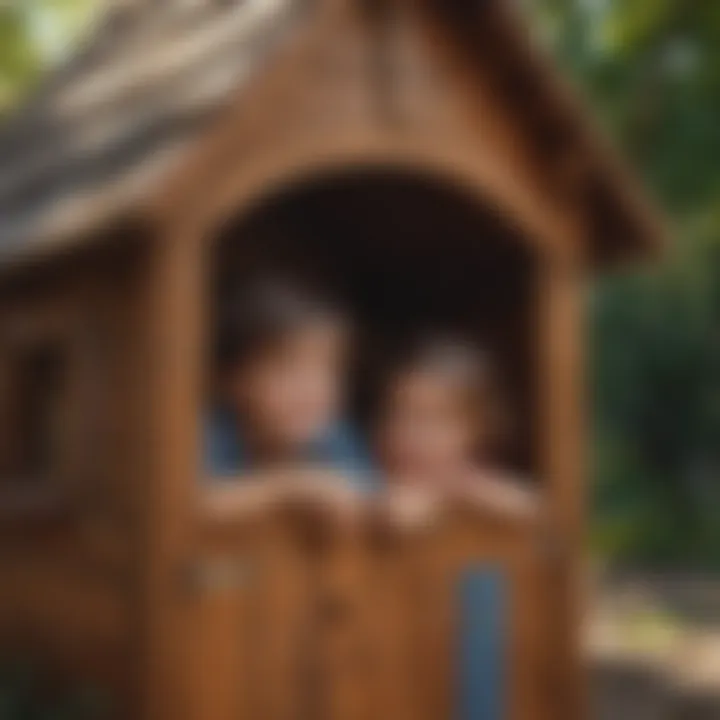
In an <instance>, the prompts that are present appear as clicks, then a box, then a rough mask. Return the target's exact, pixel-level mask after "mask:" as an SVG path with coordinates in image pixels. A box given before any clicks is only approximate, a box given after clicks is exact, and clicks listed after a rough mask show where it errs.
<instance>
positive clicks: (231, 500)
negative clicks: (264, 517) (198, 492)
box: [201, 477, 282, 520]
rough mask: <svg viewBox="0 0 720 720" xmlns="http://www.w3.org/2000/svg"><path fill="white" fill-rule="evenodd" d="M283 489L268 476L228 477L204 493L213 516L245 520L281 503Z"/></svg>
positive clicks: (206, 507)
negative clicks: (268, 478)
mask: <svg viewBox="0 0 720 720" xmlns="http://www.w3.org/2000/svg"><path fill="white" fill-rule="evenodd" d="M281 492H282V488H281V487H279V486H278V485H276V484H275V483H273V482H267V480H266V479H264V478H254V477H252V478H251V477H248V478H238V479H234V480H230V479H228V481H227V482H224V483H218V484H217V485H216V486H213V487H211V488H208V489H206V490H205V491H204V492H203V496H202V500H201V504H202V508H203V511H204V512H205V514H206V515H209V516H210V517H212V518H213V519H218V520H241V519H247V518H248V517H251V516H256V515H258V514H260V513H262V512H264V511H266V510H268V509H270V508H272V507H274V506H275V505H277V503H278V502H279V500H280V497H281Z"/></svg>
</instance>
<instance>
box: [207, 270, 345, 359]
mask: <svg viewBox="0 0 720 720" xmlns="http://www.w3.org/2000/svg"><path fill="white" fill-rule="evenodd" d="M322 322H329V323H333V324H338V325H341V326H344V325H345V324H346V323H347V319H346V317H345V314H344V313H343V311H342V309H341V307H340V305H339V303H337V302H335V301H334V300H332V299H330V297H329V296H328V295H325V294H324V293H323V292H322V291H320V290H317V289H315V288H311V287H310V286H307V285H304V284H302V283H300V282H298V281H296V280H286V279H282V278H258V279H255V280H251V281H249V282H247V283H244V284H243V285H242V286H241V287H239V288H238V289H236V290H234V291H233V292H232V293H231V294H230V295H229V296H226V297H225V298H223V300H222V301H221V311H220V313H219V322H218V328H217V343H216V365H217V368H218V370H219V371H220V372H223V371H227V370H229V369H232V368H234V367H237V366H238V365H242V364H244V363H246V362H247V361H248V360H250V359H252V358H254V357H256V356H257V355H258V354H259V353H262V352H263V351H264V350H266V349H267V348H269V347H272V345H273V344H274V343H276V342H278V341H280V340H282V339H283V338H284V337H286V336H287V335H288V334H291V333H293V332H295V331H298V330H302V329H304V328H306V327H308V326H311V325H315V324H317V323H322Z"/></svg>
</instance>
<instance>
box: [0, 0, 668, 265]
mask: <svg viewBox="0 0 720 720" xmlns="http://www.w3.org/2000/svg"><path fill="white" fill-rule="evenodd" d="M438 1H439V0H438ZM442 2H447V5H444V6H443V7H448V6H449V7H451V8H453V7H454V8H455V9H456V10H455V12H456V14H457V13H459V17H458V19H457V24H458V26H459V27H461V28H464V30H463V32H466V34H467V38H466V39H467V42H468V43H469V44H470V46H472V47H476V48H478V52H479V53H482V56H483V58H485V60H484V61H490V62H492V63H493V66H494V67H496V73H497V75H498V78H499V80H500V82H501V83H504V85H505V86H507V90H508V93H507V95H508V98H514V102H516V104H517V105H518V107H517V108H516V110H515V114H516V116H518V117H519V118H520V119H521V121H522V122H523V123H525V124H526V125H528V127H530V126H532V127H531V131H532V134H534V135H535V136H536V137H537V142H539V143H544V142H545V140H544V139H543V138H547V137H549V136H553V135H554V136H557V135H558V133H560V134H561V135H572V136H573V137H574V138H575V141H576V145H577V146H578V147H581V148H582V154H583V155H584V156H585V157H586V164H587V167H588V172H587V174H586V184H587V185H588V187H589V188H590V189H589V192H588V198H589V199H588V203H589V205H590V209H589V212H590V214H591V216H592V217H593V220H592V222H591V225H592V227H593V231H594V233H595V237H594V238H590V240H589V242H590V244H591V246H592V247H593V252H594V253H595V254H596V256H598V257H599V256H601V255H605V256H607V257H614V256H617V255H627V254H628V252H629V251H631V250H635V251H636V250H638V249H641V250H642V249H647V248H648V247H650V246H653V245H654V244H656V241H657V237H658V235H659V232H658V230H659V228H658V224H657V217H656V216H655V215H654V213H653V211H652V209H651V208H649V206H648V205H647V204H646V203H645V202H644V199H643V198H642V196H641V195H642V194H641V193H638V192H637V187H636V185H635V183H634V182H633V181H632V178H631V177H630V174H629V173H628V172H627V170H626V168H625V167H624V166H623V164H622V163H621V162H618V161H617V158H616V157H615V156H614V155H613V153H612V152H611V151H610V149H609V148H608V147H607V145H606V144H604V143H603V142H602V137H601V134H599V133H597V131H596V129H595V128H593V127H592V124H591V123H590V122H588V118H587V115H586V113H585V112H584V110H583V108H582V107H581V106H580V104H579V103H578V102H577V101H576V98H574V97H573V95H572V93H567V92H566V90H567V88H566V87H565V86H564V84H563V83H562V82H561V81H559V78H558V76H557V73H556V72H555V71H554V68H553V67H552V63H551V62H550V61H549V60H548V58H546V57H544V55H543V54H542V53H537V52H536V48H535V49H533V48H532V47H531V45H530V44H529V43H528V36H527V34H526V32H525V31H524V29H523V28H522V23H518V21H517V20H518V18H517V17H516V12H515V11H511V12H509V13H505V12H504V10H508V4H507V2H506V0H496V2H494V3H492V5H493V6H495V7H496V8H500V9H501V10H502V11H501V12H499V13H495V15H494V17H495V20H496V22H495V24H494V25H492V27H490V28H489V29H488V28H485V30H484V34H482V36H475V35H473V33H474V29H473V28H474V27H475V23H474V22H470V21H467V18H465V17H464V14H467V12H468V10H467V8H468V6H469V5H470V4H469V3H465V2H460V1H458V2H457V3H453V2H452V0H442ZM306 4H307V3H305V2H303V0H106V7H105V10H104V12H102V13H100V15H99V20H98V22H97V25H96V28H95V29H94V31H93V32H91V33H89V35H90V40H89V42H88V44H87V45H86V46H85V47H84V48H81V50H80V51H79V52H78V53H77V54H76V56H75V57H74V58H72V59H71V60H70V61H69V62H68V63H67V64H66V65H65V66H64V67H61V68H60V69H59V70H57V71H56V72H55V73H53V74H51V75H50V77H49V78H48V79H47V80H46V82H45V83H44V84H43V86H42V87H40V88H38V89H37V91H36V92H35V94H34V96H33V97H32V98H31V99H30V101H29V102H28V103H27V104H26V105H25V106H24V107H22V108H20V109H19V110H18V111H17V112H16V113H15V114H14V115H13V116H12V117H10V118H9V119H8V120H7V122H6V123H5V125H4V126H3V127H2V128H0V263H2V262H4V261H9V260H11V259H14V258H17V257H24V256H28V255H30V256H32V255H34V254H36V253H37V252H38V251H43V252H46V251H48V250H50V249H52V248H56V247H66V246H67V245H68V244H71V243H73V242H77V241H79V240H81V239H83V238H86V237H88V236H90V235H92V234H93V233H94V232H96V231H97V230H99V229H101V228H103V227H105V226H106V225H108V224H110V223H111V222H112V221H113V219H120V218H121V217H122V216H123V215H124V214H125V213H127V211H128V210H130V209H131V208H133V207H134V206H135V205H137V201H138V200H139V199H140V198H142V197H143V196H144V194H146V193H147V192H148V191H149V190H150V189H151V188H152V187H154V185H153V183H154V181H157V179H158V178H160V176H161V175H163V173H167V172H168V171H169V168H170V166H171V165H172V164H173V163H175V162H178V161H179V159H180V157H181V156H182V155H183V151H184V150H185V149H187V148H188V147H189V145H190V144H191V143H190V141H191V140H192V139H194V138H196V137H197V134H198V129H199V128H200V127H202V126H203V125H204V124H205V123H206V121H207V119H208V117H209V116H211V115H213V114H215V113H217V111H218V110H219V109H220V108H222V107H224V106H226V105H228V104H229V103H230V101H232V100H233V99H234V98H235V96H236V91H237V90H238V89H240V88H242V86H243V83H244V82H246V81H247V80H248V79H249V78H250V77H251V76H252V74H253V73H254V72H256V71H257V70H258V68H259V67H261V66H262V64H263V60H264V58H266V57H267V56H268V55H269V54H270V53H271V51H272V49H273V48H274V47H275V46H276V45H277V43H278V42H279V41H280V40H281V39H282V38H284V37H285V36H286V35H287V32H288V30H289V29H291V28H292V27H293V25H294V23H295V20H296V17H297V16H298V14H299V12H300V11H302V9H303V7H305V6H306ZM488 4H490V3H488ZM463 8H464V9H463ZM498 18H499V21H498ZM468 26H471V27H468ZM518 88H522V89H523V90H522V92H519V91H518Z"/></svg>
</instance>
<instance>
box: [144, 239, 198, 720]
mask: <svg viewBox="0 0 720 720" xmlns="http://www.w3.org/2000/svg"><path fill="white" fill-rule="evenodd" d="M202 261H203V256H202V255H201V243H199V242H198V241H197V238H195V237H190V236H186V237H183V236H177V237H159V238H155V239H153V240H152V244H151V249H150V258H149V264H148V274H147V276H146V278H145V282H146V288H145V289H146V291H147V302H148V311H147V316H146V319H145V323H146V324H145V331H146V333H147V335H146V338H145V340H146V352H147V358H146V363H145V365H146V367H147V370H148V372H147V377H146V378H142V379H139V381H140V382H143V384H144V388H145V390H146V392H147V406H146V407H147V412H148V423H149V424H148V428H147V429H148V433H147V441H148V445H147V447H146V454H147V460H148V462H147V464H146V466H147V470H146V471H147V475H146V477H145V487H143V488H141V503H142V507H141V516H142V521H143V526H142V530H143V541H142V546H141V552H142V557H141V562H142V575H141V582H142V585H143V593H142V600H143V602H142V613H143V615H144V618H143V622H142V629H143V646H144V647H143V655H142V663H143V667H142V682H143V687H142V708H141V713H140V716H141V717H142V718H143V719H144V720H167V718H173V720H181V719H182V718H186V717H192V710H191V709H190V708H191V702H190V700H191V698H190V697H189V696H188V693H189V692H190V688H191V683H190V682H189V678H188V677H187V676H186V675H185V674H186V673H189V672H190V668H191V667H192V665H191V663H190V657H189V654H190V648H189V641H190V633H189V632H188V631H187V630H188V622H189V620H188V614H189V612H190V610H191V605H190V603H189V599H190V598H189V596H188V594H187V593H185V592H184V590H183V583H182V579H183V571H184V569H185V564H186V563H187V561H188V559H189V558H190V553H189V550H190V542H191V539H192V532H191V530H192V527H193V523H192V518H193V508H194V505H195V500H196V490H197V487H198V482H199V477H198V476H199V473H200V468H201V462H200V448H199V437H198V436H199V432H198V430H199V419H200V415H201V404H200V403H201V397H202V393H201V385H202V383H201V380H202V378H201V375H202V371H201V364H202V353H201V348H202V346H203V343H202V342H201V338H202V324H203V323H202V318H203V297H204V296H203V291H202V289H203V281H204V272H203V262H202Z"/></svg>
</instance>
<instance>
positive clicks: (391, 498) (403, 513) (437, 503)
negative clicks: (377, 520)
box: [380, 484, 444, 531]
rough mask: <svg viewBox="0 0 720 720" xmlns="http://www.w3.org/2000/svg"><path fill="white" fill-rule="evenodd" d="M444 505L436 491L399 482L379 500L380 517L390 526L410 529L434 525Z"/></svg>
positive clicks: (398, 528)
mask: <svg viewBox="0 0 720 720" xmlns="http://www.w3.org/2000/svg"><path fill="white" fill-rule="evenodd" d="M443 507H444V502H443V498H442V496H441V494H440V493H438V492H437V491H435V490H433V489H431V488H428V487H422V486H417V485H409V484H401V485H395V486H392V487H390V488H389V490H388V491H387V493H386V495H385V496H384V497H383V500H382V501H381V508H380V512H381V518H383V519H384V520H385V521H386V522H388V523H389V525H390V526H391V528H393V529H395V530H400V531H412V530H417V529H423V528H428V527H430V526H432V525H434V524H435V523H436V522H437V521H438V519H439V517H440V515H441V513H442V511H443Z"/></svg>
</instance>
